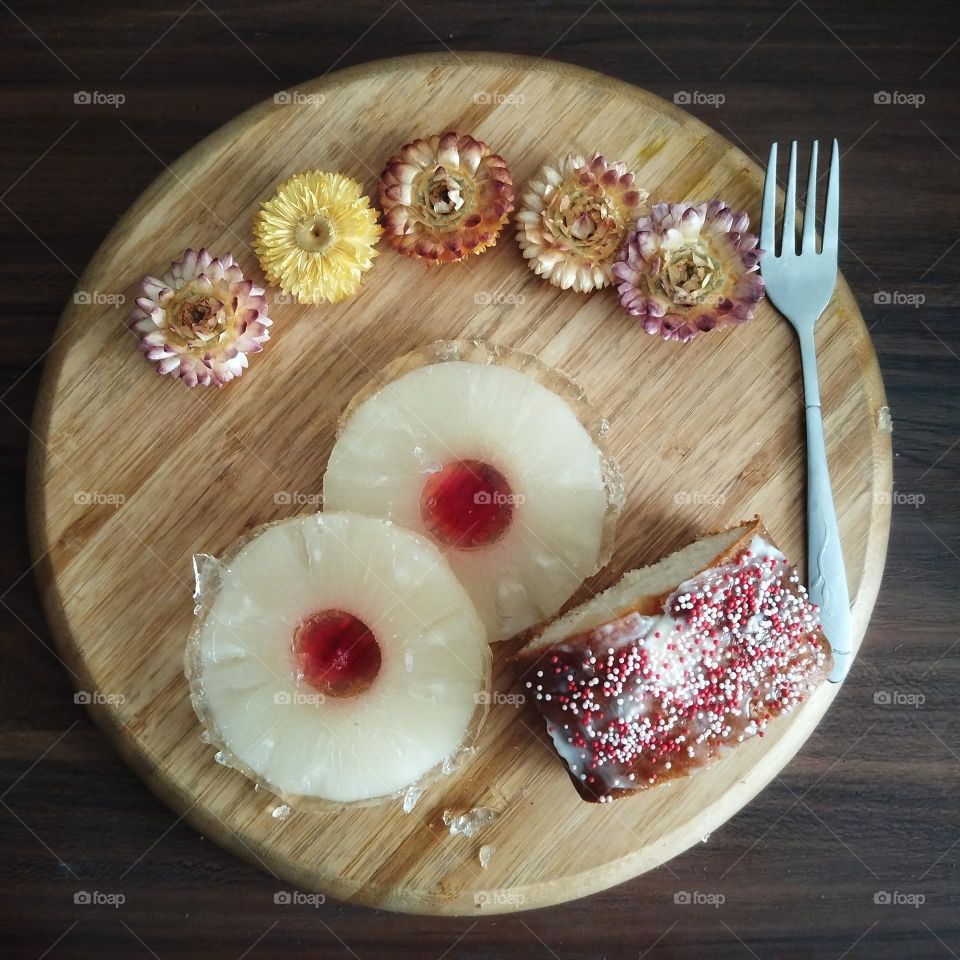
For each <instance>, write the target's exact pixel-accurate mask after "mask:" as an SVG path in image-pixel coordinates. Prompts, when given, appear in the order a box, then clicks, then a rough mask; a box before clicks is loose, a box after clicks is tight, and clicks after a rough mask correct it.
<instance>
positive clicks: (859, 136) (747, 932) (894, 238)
mask: <svg viewBox="0 0 960 960" xmlns="http://www.w3.org/2000/svg"><path fill="white" fill-rule="evenodd" d="M0 26H2V30H3V33H2V37H3V44H2V49H3V52H4V57H3V61H4V62H3V64H2V66H0V75H2V78H3V84H2V86H0V105H2V106H0V115H2V119H3V147H4V148H3V151H2V153H0V191H2V193H0V254H2V256H0V285H2V286H0V291H2V292H0V302H2V306H0V313H2V333H0V345H2V348H3V353H2V357H0V403H2V408H0V411H2V419H0V424H2V426H0V430H2V433H0V439H2V447H0V455H2V458H3V472H2V483H3V487H2V491H0V530H2V533H3V537H4V541H5V548H4V550H3V551H2V554H0V565H2V569H0V603H2V606H0V617H2V644H3V661H2V668H0V792H2V793H0V796H2V807H0V849H2V859H0V918H2V919H0V931H2V932H0V956H3V957H31V958H39V957H76V958H93V957H103V956H109V957H131V958H147V957H151V956H152V957H161V958H165V960H166V958H171V957H205V958H226V960H239V958H242V957H251V958H252V957H278V956H284V957H311V958H312V957H317V956H324V957H350V956H352V957H355V958H356V957H360V958H368V957H387V956H389V957H417V958H427V960H440V958H466V957H490V958H493V957H501V956H504V955H508V954H509V955H510V956H518V957H530V958H536V957H542V958H550V957H559V958H564V960H567V958H599V957H604V958H618V960H620V958H633V960H639V958H643V957H650V958H655V957H661V956H663V957H674V956H681V955H684V956H686V955H690V956H695V957H705V956H709V957H713V958H719V957H722V958H727V957H729V958H732V960H749V958H751V957H752V958H754V960H774V958H783V957H803V958H808V957H818V958H820V957H827V958H838V960H839V958H842V957H898V958H900V957H904V956H910V957H911V958H920V957H931V958H949V957H950V956H951V955H952V956H954V957H956V956H957V955H958V953H960V908H958V899H960V872H958V861H960V816H958V802H957V797H958V781H960V776H958V775H960V735H958V728H957V723H956V720H955V711H956V705H957V700H958V696H960V681H958V676H957V667H958V663H960V615H958V610H957V600H958V591H957V586H956V585H957V581H958V577H960V496H958V488H960V483H958V479H957V470H958V468H960V426H958V416H957V414H958V408H960V356H958V352H960V335H958V330H957V324H956V320H955V319H954V320H953V321H951V319H950V318H951V316H954V317H955V310H956V305H957V295H956V284H957V280H958V277H960V272H958V270H957V265H956V264H957V259H958V258H960V245H958V242H960V240H958V238H960V234H958V222H957V219H958V218H957V214H958V204H957V200H956V198H957V189H956V184H957V181H958V178H960V156H958V152H960V129H958V123H957V121H958V104H960V90H958V88H957V83H956V78H957V69H958V64H960V42H958V41H960V8H958V7H957V5H956V4H955V3H948V2H942V0H935V2H934V3H932V4H924V5H922V6H916V7H911V6H908V5H903V4H894V3H890V2H883V3H878V4H871V5H865V4H863V3H862V2H860V0H848V2H841V3H832V4H827V3H826V2H825V0H820V2H815V3H813V4H808V3H807V2H805V0H794V2H792V3H791V2H789V0H763V2H745V0H738V2H732V3H724V4H711V3H704V2H697V3H693V2H679V3H673V4H656V5H654V4H645V5H643V6H642V7H641V6H640V5H639V4H629V3H626V2H624V0H614V2H612V3H609V4H608V3H606V2H604V0H598V2H595V3H590V2H589V0H577V2H567V0H563V2H553V3H551V2H546V0H544V2H538V3H531V4H521V3H516V2H513V3H505V2H499V0H498V2H493V3H489V4H474V3H470V4H468V3H457V4H453V3H437V2H430V3H425V2H422V0H410V2H409V3H408V2H405V0H396V2H394V3H384V4H375V3H369V2H366V0H349V2H346V0H328V2H325V3H314V4H310V3H302V2H300V3H298V2H292V0H286V2H274V3H250V2H238V0H212V2H211V3H207V2H206V0H196V2H193V3H191V2H190V0H180V2H178V3H176V4H168V3H164V2H155V0H141V2H139V3H137V4H129V3H127V4H121V3H118V4H113V5H111V4H108V3H104V2H90V3H61V4H58V3H52V2H44V0H41V2H36V3H26V2H24V0H14V2H13V3H11V4H10V5H8V4H7V3H5V2H0ZM446 47H450V48H453V49H456V50H487V49H490V50H506V51H514V52H518V53H527V54H534V55H546V56H551V57H554V58H557V59H561V60H568V61H572V62H575V63H578V64H581V65H583V66H587V67H592V68H595V69H598V70H603V71H606V72H607V73H610V74H613V75H615V76H618V77H621V78H622V79H624V80H629V81H631V82H633V83H636V84H639V85H642V86H645V87H647V88H648V89H650V90H653V91H654V92H656V93H658V94H660V95H662V96H664V97H666V98H668V99H672V98H673V97H674V95H675V94H676V93H678V92H680V91H686V92H688V93H693V92H694V91H696V92H697V93H699V94H702V95H705V96H701V97H692V98H691V99H693V100H700V101H702V102H701V103H699V104H698V103H694V104H693V105H692V106H691V107H690V109H691V110H692V111H693V112H694V113H696V114H697V115H698V116H700V117H701V118H703V119H705V120H706V121H707V122H708V123H710V124H711V125H712V126H714V127H715V128H716V129H717V130H719V131H720V132H721V133H723V134H725V135H726V136H728V137H729V138H730V139H731V140H733V141H734V142H736V143H738V144H739V145H740V146H741V147H742V148H743V149H744V150H745V151H747V152H748V153H749V154H751V155H752V156H754V157H760V156H763V155H765V151H766V148H767V145H768V144H769V142H770V141H771V140H772V139H775V138H781V139H782V138H789V137H797V138H798V139H808V138H811V137H814V136H819V137H829V136H831V135H836V136H838V137H839V138H840V140H841V143H842V145H843V148H844V150H845V153H844V191H845V193H844V203H843V212H842V229H843V236H844V238H845V241H846V242H845V244H844V247H843V249H842V251H841V266H842V269H843V270H844V272H845V273H846V276H847V278H848V280H849V281H850V283H851V285H852V287H853V289H854V291H855V292H856V294H857V296H858V299H859V301H860V304H861V306H862V309H863V312H864V315H865V317H866V319H867V322H868V324H869V325H870V329H871V332H872V335H873V338H874V343H875V344H876V348H877V352H878V354H879V357H880V362H881V365H882V367H883V372H884V377H885V381H886V386H887V391H888V394H889V398H890V407H891V409H892V413H893V422H894V434H893V438H894V450H895V454H896V463H895V468H894V470H895V479H896V491H897V497H896V502H895V504H894V507H893V532H892V538H891V542H890V554H889V559H888V562H887V569H886V575H885V578H884V582H883V587H882V589H881V594H880V599H879V602H878V604H877V607H876V611H875V613H874V617H873V622H872V624H871V626H870V629H869V632H868V635H867V638H866V641H865V644H864V649H863V651H862V653H861V655H860V657H859V659H858V660H857V662H856V664H855V666H854V668H853V671H852V673H851V675H850V678H849V680H848V681H847V683H846V685H845V687H844V689H843V690H842V692H841V693H840V696H839V697H838V699H837V701H836V703H835V705H834V707H833V709H832V710H831V711H830V712H829V714H828V715H827V717H826V718H825V719H824V721H823V722H822V723H821V725H820V727H819V729H818V730H817V732H816V733H815V734H814V736H813V737H812V738H811V739H810V740H809V742H808V743H807V744H806V746H805V747H804V749H803V750H802V752H801V753H800V755H799V756H798V757H797V759H796V760H795V761H794V762H793V763H792V764H791V765H790V766H789V767H788V769H787V770H786V771H784V773H783V775H782V776H781V777H779V778H778V779H777V780H776V781H775V782H774V783H773V784H772V785H771V786H770V787H769V788H768V789H767V790H766V791H764V792H763V794H761V796H760V797H759V798H757V799H756V800H755V801H754V802H753V803H752V804H751V805H750V806H749V807H747V808H746V809H745V810H744V811H742V812H741V813H740V814H739V816H737V817H735V818H734V819H733V820H732V821H730V822H729V823H728V824H726V826H724V827H723V828H722V829H720V830H718V831H716V832H715V833H714V834H713V835H712V836H711V837H710V838H709V841H708V842H706V843H704V844H701V845H699V846H698V847H696V848H695V849H692V850H689V851H688V852H687V853H686V854H684V855H683V856H681V857H679V858H677V859H676V860H674V861H673V862H672V863H670V864H669V868H667V867H664V868H661V869H659V870H656V871H654V872H652V873H649V874H647V875H646V876H643V877H640V878H638V879H636V880H634V881H633V882H630V883H627V884H624V885H623V886H620V887H618V888H616V889H613V890H610V891H608V892H607V893H604V894H601V895H599V896H595V897H593V898H591V899H589V900H586V901H583V902H580V903H577V904H573V905H568V906H562V907H557V908H555V909H550V910H543V911H539V912H534V913H529V914H520V915H517V916H512V917H494V918H489V919H463V920H455V919H454V920H444V919H430V918H417V917H402V916H394V915H391V914H386V913H376V912H372V911H369V910H365V909H361V908H358V907H352V906H345V905H341V904H336V903H332V902H331V903H327V904H325V905H324V906H322V907H311V906H299V907H298V906H277V905H275V903H274V894H275V893H276V892H277V890H278V884H277V881H276V880H275V879H273V878H272V877H270V876H269V875H267V874H265V873H262V872H260V871H258V870H256V869H254V868H253V867H251V866H248V865H247V864H245V863H242V862H240V861H238V860H236V859H234V858H233V857H232V856H230V855H229V854H227V853H224V852H223V851H221V850H220V849H218V848H217V847H215V846H214V845H212V844H211V843H209V842H206V841H204V840H203V839H202V838H201V837H200V836H198V835H197V834H196V833H195V832H194V830H192V829H191V828H190V827H188V826H187V825H185V824H183V823H181V822H178V821H177V820H176V819H175V817H174V816H173V815H172V814H171V813H170V812H169V811H168V810H167V809H165V808H164V807H163V806H162V805H160V804H159V803H158V802H157V801H156V800H155V799H154V798H153V796H152V795H151V794H150V793H149V792H148V791H147V789H146V788H145V787H144V786H143V785H142V784H141V783H140V781H139V780H138V779H137V778H136V777H135V776H134V775H133V774H132V773H131V772H130V771H129V770H128V769H127V768H126V767H125V766H124V765H123V763H121V761H120V760H119V758H118V757H117V756H116V754H115V753H114V752H113V750H112V749H111V748H110V746H109V745H108V744H107V743H106V742H105V741H104V739H103V738H102V737H101V736H100V735H99V734H98V732H97V731H96V730H95V729H94V727H93V726H92V725H91V722H90V720H89V719H88V717H87V715H86V714H85V712H84V711H83V709H82V708H81V707H79V706H76V705H75V704H74V698H73V689H72V687H71V685H70V682H69V680H68V676H67V674H66V672H65V671H64V669H63V668H62V667H61V665H60V663H59V662H58V659H57V656H56V654H55V652H54V651H53V649H52V643H51V636H50V633H49V630H48V629H47V627H46V625H45V623H44V618H43V615H42V612H41V609H40V605H39V601H38V597H37V592H36V588H35V585H34V582H33V577H32V572H31V559H30V556H29V554H28V550H27V543H26V535H25V525H24V517H23V503H24V498H25V490H24V458H25V453H26V448H27V443H28V437H29V427H28V423H29V420H30V415H31V408H32V405H33V401H34V396H35V393H36V390H37V385H38V380H39V375H40V370H41V367H42V362H43V358H44V354H45V352H46V351H47V349H48V347H49V345H50V341H51V338H52V336H53V333H54V329H55V327H56V324H57V319H58V316H59V314H60V311H61V309H62V307H63V304H64V303H65V301H66V300H67V299H68V298H69V297H70V296H71V294H72V291H73V288H74V285H75V283H76V281H77V278H78V275H79V274H80V273H81V272H82V270H83V268H84V266H85V265H86V263H87V261H88V260H89V258H90V257H91V255H92V254H93V252H94V251H95V250H96V248H97V246H98V245H99V244H100V242H101V241H102V240H103V238H104V236H105V235H106V234H107V232H108V231H109V230H110V228H111V227H112V226H113V224H114V222H115V221H116V220H117V218H118V217H119V216H120V215H121V214H122V213H123V212H124V211H125V210H126V208H127V207H128V206H129V205H130V204H131V203H132V202H133V200H134V199H135V198H136V197H137V196H138V194H139V193H140V192H141V191H142V190H143V189H144V188H145V187H146V186H147V184H148V183H150V181H152V180H153V178H154V177H155V176H156V175H157V174H158V173H159V172H160V171H161V169H162V168H163V166H164V164H168V163H170V162H171V161H173V160H174V159H175V158H176V157H177V156H178V155H180V154H181V153H182V152H183V151H185V150H186V149H187V148H188V147H190V146H191V145H192V144H194V143H195V142H196V141H197V140H199V139H200V138H202V137H204V136H205V135H206V134H208V133H209V132H211V131H212V130H214V129H215V128H216V127H218V126H220V125H221V124H222V123H224V122H225V121H226V120H228V119H230V118H231V117H233V116H235V115H236V114H237V113H239V112H240V111H242V110H244V109H246V108H247V107H249V106H251V105H252V104H255V103H257V102H258V101H260V100H262V99H264V98H266V97H269V96H270V95H271V94H273V93H274V92H275V91H277V90H280V89H284V88H286V87H288V86H291V85H293V84H296V83H297V82H299V81H302V80H305V79H307V78H309V77H312V76H314V75H317V74H320V73H323V72H325V71H328V70H331V69H335V68H336V67H339V66H346V65H351V64H355V63H359V62H362V61H366V60H374V59H377V58H381V57H386V56H390V55H396V54H403V53H419V52H424V51H430V50H442V49H444V48H446ZM79 91H88V92H92V91H97V92H99V93H103V94H122V95H123V97H124V98H125V101H124V102H123V103H122V104H121V105H119V106H110V105H102V106H97V105H85V104H83V103H75V100H74V97H75V94H76V93H77V92H79ZM716 94H720V95H722V97H723V98H725V99H724V100H723V102H722V103H721V104H720V105H719V106H715V105H713V104H715V103H716V101H717V100H718V99H719V98H718V97H716V96H711V95H716ZM880 94H885V95H886V96H878V95H880ZM884 100H886V101H889V102H883V101H884ZM707 101H710V102H707ZM884 301H886V302H884ZM885 695H886V696H885ZM884 699H887V700H889V701H891V702H890V703H884V702H883V701H884ZM681 890H685V891H691V892H692V891H697V892H701V893H716V894H722V896H723V897H724V898H725V900H724V902H723V903H722V904H721V905H720V906H707V905H703V906H698V905H678V904H675V902H674V895H675V894H676V893H677V892H678V891H681ZM78 891H97V892H99V893H101V894H105V895H115V894H119V895H121V896H122V897H123V898H124V902H123V903H122V904H121V905H108V904H102V905H83V904H78V903H75V894H76V893H77V892H78ZM885 899H886V900H889V901H892V902H889V903H885V902H883V901H884V900H885ZM878 901H879V902H878Z"/></svg>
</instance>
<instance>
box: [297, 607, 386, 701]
mask: <svg viewBox="0 0 960 960" xmlns="http://www.w3.org/2000/svg"><path fill="white" fill-rule="evenodd" d="M293 655H294V657H295V658H296V662H297V669H298V672H299V674H300V676H301V677H302V678H303V679H304V680H305V681H306V682H307V683H309V684H310V686H312V687H313V688H314V689H316V690H319V691H320V692H321V693H322V694H324V695H325V696H328V697H354V696H356V695H357V694H358V693H363V691H364V690H366V689H367V687H369V686H370V684H372V683H373V681H374V679H375V678H376V676H377V673H379V671H380V645H379V644H378V643H377V638H376V637H375V636H374V635H373V633H372V632H371V630H370V628H369V627H368V626H367V625H366V624H365V623H364V622H363V621H362V620H359V619H358V618H357V617H355V616H353V614H350V613H344V611H343V610H321V611H320V612H319V613H314V614H313V615H311V616H309V617H305V618H304V619H303V620H301V621H300V623H299V624H298V625H297V629H296V630H295V631H294V634H293Z"/></svg>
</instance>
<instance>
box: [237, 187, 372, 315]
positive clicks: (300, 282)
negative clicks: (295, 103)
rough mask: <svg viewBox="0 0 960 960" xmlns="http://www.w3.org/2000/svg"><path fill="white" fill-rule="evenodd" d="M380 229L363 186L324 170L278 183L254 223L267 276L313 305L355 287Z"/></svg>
mask: <svg viewBox="0 0 960 960" xmlns="http://www.w3.org/2000/svg"><path fill="white" fill-rule="evenodd" d="M382 232H383V231H382V229H381V228H380V225H379V224H378V223H377V214H376V211H375V210H374V209H373V207H372V206H371V205H370V201H369V199H368V198H367V197H365V196H364V195H363V187H362V186H361V185H360V184H359V183H357V181H356V180H351V179H350V178H349V177H345V176H343V174H340V173H327V172H325V171H323V170H312V171H309V172H307V173H298V174H295V175H294V176H292V177H290V179H289V180H286V181H284V182H283V183H281V184H280V186H279V187H277V192H276V193H275V194H274V195H273V197H271V198H270V199H269V200H268V201H267V202H266V203H264V204H263V205H262V206H261V208H260V212H259V213H258V214H257V216H256V219H255V220H254V224H253V233H254V237H255V239H256V250H257V255H258V256H259V257H260V265H261V266H262V267H263V272H264V273H265V274H266V276H267V280H268V281H269V282H270V283H271V284H273V285H275V286H278V287H280V289H281V290H282V291H283V292H284V293H286V294H290V295H292V296H294V297H296V298H297V300H299V301H300V302H301V303H314V304H316V303H320V302H321V301H323V300H328V301H330V302H331V303H335V302H337V301H338V300H344V299H346V298H347V297H352V296H353V295H354V294H355V293H356V292H357V290H358V289H359V287H360V280H361V278H362V277H363V274H364V273H365V272H366V271H367V270H369V269H370V267H371V265H372V263H373V258H374V257H375V256H376V255H377V253H378V251H377V250H375V249H374V246H375V244H376V242H377V240H378V239H379V238H380V234H381V233H382Z"/></svg>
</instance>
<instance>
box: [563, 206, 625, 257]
mask: <svg viewBox="0 0 960 960" xmlns="http://www.w3.org/2000/svg"><path fill="white" fill-rule="evenodd" d="M544 221H545V222H546V223H550V222H551V221H552V222H553V224H554V225H555V230H554V236H555V239H557V240H558V241H559V242H560V245H561V246H570V247H572V248H573V249H581V250H584V249H586V250H589V251H590V255H591V256H592V257H596V258H598V259H599V258H604V257H607V256H612V255H613V254H615V253H616V252H617V250H618V249H619V247H620V241H621V240H622V239H623V227H622V224H621V217H620V211H619V209H618V208H617V206H616V204H615V203H613V201H611V200H610V198H609V197H606V196H596V195H595V194H592V193H584V192H580V191H574V192H562V193H557V194H556V196H555V197H554V202H553V203H552V204H550V205H549V207H548V208H547V209H546V210H545V211H544Z"/></svg>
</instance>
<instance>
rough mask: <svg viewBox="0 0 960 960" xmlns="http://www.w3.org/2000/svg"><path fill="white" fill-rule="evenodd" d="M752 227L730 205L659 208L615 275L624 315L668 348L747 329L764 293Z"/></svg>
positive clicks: (645, 220) (630, 243)
mask: <svg viewBox="0 0 960 960" xmlns="http://www.w3.org/2000/svg"><path fill="white" fill-rule="evenodd" d="M749 226H750V219H749V217H748V216H747V214H746V213H737V212H734V211H732V210H730V208H729V207H728V206H727V205H726V204H725V203H724V202H723V201H722V200H711V201H710V202H709V203H699V204H693V203H657V204H654V205H653V207H652V208H651V211H650V216H648V217H641V219H640V220H638V221H637V225H636V227H635V228H634V230H632V231H631V232H630V234H629V236H628V237H627V243H626V246H625V247H624V249H623V252H622V253H621V254H620V257H619V260H618V262H617V263H615V264H614V267H613V272H614V276H615V277H616V278H617V280H618V281H619V285H618V287H617V289H618V290H619V292H620V302H621V303H622V304H623V306H624V309H625V310H626V311H627V313H630V314H632V315H633V316H636V317H639V318H640V322H641V323H642V325H643V329H644V330H646V331H647V333H652V334H657V335H658V336H661V337H663V339H664V340H681V341H684V342H686V341H689V340H692V339H693V338H694V337H696V336H698V335H699V334H700V333H704V332H706V331H708V330H713V329H714V328H716V327H722V326H725V325H727V324H740V323H746V321H747V320H749V319H750V317H751V316H752V315H753V308H754V306H755V305H756V304H757V303H759V302H760V301H761V300H762V299H763V289H764V288H763V280H762V278H761V277H760V274H759V273H757V272H756V271H757V265H758V264H759V262H760V257H761V256H762V255H763V251H762V250H761V249H760V248H759V247H758V246H757V238H756V236H754V235H753V234H752V233H748V232H747V231H748V229H749Z"/></svg>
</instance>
